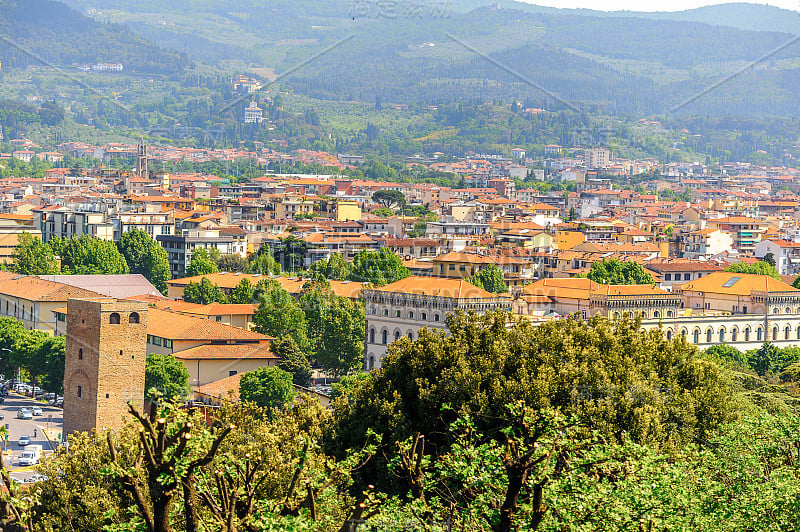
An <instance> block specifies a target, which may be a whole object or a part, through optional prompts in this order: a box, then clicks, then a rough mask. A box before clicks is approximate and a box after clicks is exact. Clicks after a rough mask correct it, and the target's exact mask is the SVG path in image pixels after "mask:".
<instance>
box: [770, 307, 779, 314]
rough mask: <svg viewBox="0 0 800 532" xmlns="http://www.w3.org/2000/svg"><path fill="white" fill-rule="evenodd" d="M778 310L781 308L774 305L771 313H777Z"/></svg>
mask: <svg viewBox="0 0 800 532" xmlns="http://www.w3.org/2000/svg"><path fill="white" fill-rule="evenodd" d="M780 311H781V309H779V308H778V307H775V308H774V309H772V313H773V314H777V313H778V312H780Z"/></svg>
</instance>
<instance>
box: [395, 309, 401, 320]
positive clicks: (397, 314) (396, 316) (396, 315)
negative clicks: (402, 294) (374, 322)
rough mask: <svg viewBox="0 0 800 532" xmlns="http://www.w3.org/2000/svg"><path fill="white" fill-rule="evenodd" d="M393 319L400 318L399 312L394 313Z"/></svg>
mask: <svg viewBox="0 0 800 532" xmlns="http://www.w3.org/2000/svg"><path fill="white" fill-rule="evenodd" d="M394 317H395V318H399V317H400V311H399V310H395V311H394Z"/></svg>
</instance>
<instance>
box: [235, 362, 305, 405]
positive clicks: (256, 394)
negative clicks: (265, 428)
mask: <svg viewBox="0 0 800 532" xmlns="http://www.w3.org/2000/svg"><path fill="white" fill-rule="evenodd" d="M239 398H240V399H241V400H242V401H248V402H251V403H254V404H256V405H258V406H260V407H262V408H266V409H268V410H269V411H270V412H273V413H274V412H275V411H277V410H281V409H282V408H284V407H285V406H287V405H289V404H290V403H291V402H292V400H293V399H294V387H293V386H292V375H291V374H290V373H287V372H286V371H284V370H282V369H280V368H276V367H268V366H265V367H262V368H258V369H257V370H255V371H250V372H247V373H245V374H244V375H242V378H241V380H240V381H239Z"/></svg>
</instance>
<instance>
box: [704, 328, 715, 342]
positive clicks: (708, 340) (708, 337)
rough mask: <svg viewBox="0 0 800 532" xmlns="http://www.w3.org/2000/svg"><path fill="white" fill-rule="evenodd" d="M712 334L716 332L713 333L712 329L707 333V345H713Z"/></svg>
mask: <svg viewBox="0 0 800 532" xmlns="http://www.w3.org/2000/svg"><path fill="white" fill-rule="evenodd" d="M712 334H714V331H712V330H711V329H709V330H707V331H706V342H707V343H711V335H712Z"/></svg>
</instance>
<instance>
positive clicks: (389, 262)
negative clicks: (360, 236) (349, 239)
mask: <svg viewBox="0 0 800 532" xmlns="http://www.w3.org/2000/svg"><path fill="white" fill-rule="evenodd" d="M410 275H411V272H409V271H408V268H406V267H405V266H404V265H403V261H402V260H401V259H400V257H398V256H397V254H396V253H395V252H394V251H392V250H391V249H389V248H386V247H383V248H381V249H379V250H377V251H368V250H362V251H361V252H359V254H358V255H356V257H355V259H354V260H353V270H352V272H351V273H350V280H351V281H358V282H367V283H372V284H374V285H375V286H383V285H386V284H389V283H393V282H395V281H399V280H400V279H405V278H406V277H409V276H410Z"/></svg>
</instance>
